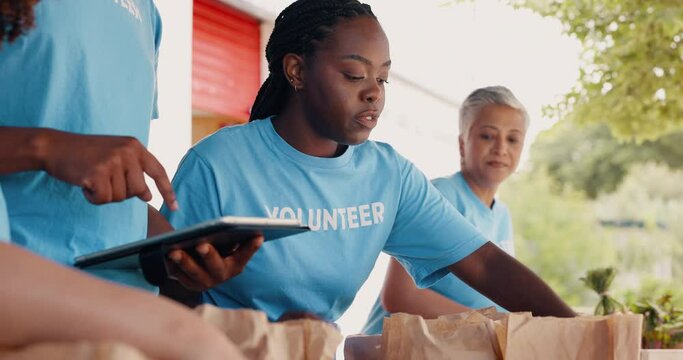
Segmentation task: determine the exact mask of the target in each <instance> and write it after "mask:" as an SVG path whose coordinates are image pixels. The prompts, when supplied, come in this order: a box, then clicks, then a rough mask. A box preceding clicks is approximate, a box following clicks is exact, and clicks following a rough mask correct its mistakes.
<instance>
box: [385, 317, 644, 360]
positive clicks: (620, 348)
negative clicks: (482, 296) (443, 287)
mask: <svg viewBox="0 0 683 360" xmlns="http://www.w3.org/2000/svg"><path fill="white" fill-rule="evenodd" d="M641 328H642V316H641V315H634V314H625V315H624V314H618V315H610V316H586V317H577V318H555V317H532V316H531V314H529V313H512V314H501V313H496V312H492V311H490V310H489V309H484V310H480V311H473V312H467V313H462V314H454V315H448V316H442V317H440V318H438V319H429V320H425V319H423V318H422V317H420V316H416V315H408V314H393V315H392V316H391V317H389V318H385V320H384V330H383V333H382V350H383V352H384V356H385V358H386V359H405V358H410V359H449V358H451V359H452V358H467V359H486V360H489V359H490V360H493V359H505V360H517V359H524V360H535V359H539V360H540V359H557V360H579V359H581V360H617V359H619V360H621V359H624V360H638V359H639V354H640V337H641Z"/></svg>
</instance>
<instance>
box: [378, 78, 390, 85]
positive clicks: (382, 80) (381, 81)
mask: <svg viewBox="0 0 683 360" xmlns="http://www.w3.org/2000/svg"><path fill="white" fill-rule="evenodd" d="M377 82H378V83H380V84H382V85H386V84H388V83H389V80H387V79H382V78H377Z"/></svg>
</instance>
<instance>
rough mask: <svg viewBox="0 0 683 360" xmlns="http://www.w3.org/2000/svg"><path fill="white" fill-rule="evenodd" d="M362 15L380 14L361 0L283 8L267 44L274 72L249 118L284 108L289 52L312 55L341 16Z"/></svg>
mask: <svg viewBox="0 0 683 360" xmlns="http://www.w3.org/2000/svg"><path fill="white" fill-rule="evenodd" d="M360 16H370V17H372V18H373V19H376V18H377V17H376V16H375V14H373V13H372V9H371V8H370V5H367V4H362V3H360V2H359V1H358V0H298V1H295V2H294V3H292V4H291V5H289V6H287V8H285V9H284V10H282V12H281V13H280V15H278V17H277V19H275V26H274V28H273V33H272V34H271V35H270V39H268V45H266V60H267V61H268V71H269V72H270V74H269V75H268V78H267V79H266V81H265V82H264V83H263V85H261V88H260V89H259V92H258V95H256V100H254V105H253V106H252V108H251V116H250V117H249V121H253V120H257V119H263V118H266V117H268V116H271V115H278V114H279V113H280V111H282V107H283V106H284V104H285V101H286V100H287V96H288V94H289V92H290V91H291V90H290V89H291V88H290V86H289V83H288V82H287V79H286V78H285V74H284V72H283V70H282V59H283V58H284V57H285V55H287V54H290V53H293V54H299V55H302V56H305V55H312V54H313V53H314V52H315V50H316V45H317V44H318V43H319V42H320V41H322V40H324V39H326V38H327V37H328V36H329V35H330V34H332V31H333V27H334V25H336V24H337V22H338V21H339V20H341V19H352V18H356V17H360Z"/></svg>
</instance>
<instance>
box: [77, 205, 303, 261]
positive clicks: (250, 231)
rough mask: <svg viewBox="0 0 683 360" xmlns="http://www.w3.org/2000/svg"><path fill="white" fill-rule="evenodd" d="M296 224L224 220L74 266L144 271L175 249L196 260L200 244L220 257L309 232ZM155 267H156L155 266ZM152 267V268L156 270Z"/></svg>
mask: <svg viewBox="0 0 683 360" xmlns="http://www.w3.org/2000/svg"><path fill="white" fill-rule="evenodd" d="M309 230H310V228H309V227H308V226H304V225H301V223H300V222H299V220H296V219H294V220H290V219H272V218H260V217H238V216H226V217H222V218H219V219H216V220H211V221H207V222H204V223H201V224H197V225H194V226H191V227H187V228H184V229H180V230H175V231H171V232H168V233H165V234H162V235H159V236H155V237H151V238H148V239H144V240H140V241H136V242H132V243H128V244H124V245H120V246H116V247H113V248H110V249H105V250H102V251H97V252H94V253H90V254H86V255H82V256H79V257H77V258H76V259H75V261H74V265H75V266H76V267H79V268H82V269H143V271H144V270H145V267H146V266H145V264H144V262H145V261H144V260H145V257H147V256H150V254H152V255H154V256H156V257H157V259H156V262H157V263H159V261H161V264H163V258H165V256H166V255H167V254H168V253H169V252H170V251H171V250H175V249H182V250H185V251H186V252H187V253H188V254H190V256H192V257H194V258H195V259H198V258H199V255H198V254H197V253H196V251H195V250H194V249H195V247H196V246H197V245H199V244H201V243H211V244H212V245H213V246H214V247H215V248H216V249H217V250H218V252H220V253H221V255H223V256H228V255H230V253H232V252H233V251H235V250H236V249H237V248H238V247H239V246H240V245H241V244H243V243H244V242H247V241H249V240H251V239H252V238H253V237H254V236H256V235H257V234H259V233H261V234H263V236H264V238H265V241H272V240H276V239H280V238H282V237H286V236H290V235H294V234H299V233H302V232H305V231H309ZM157 265H158V264H157ZM157 265H154V266H157Z"/></svg>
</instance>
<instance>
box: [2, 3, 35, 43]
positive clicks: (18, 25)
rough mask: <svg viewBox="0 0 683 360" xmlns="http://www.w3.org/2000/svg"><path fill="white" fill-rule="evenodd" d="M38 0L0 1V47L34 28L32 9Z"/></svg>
mask: <svg viewBox="0 0 683 360" xmlns="http://www.w3.org/2000/svg"><path fill="white" fill-rule="evenodd" d="M38 1H39V0H0V47H1V46H2V43H3V42H5V41H9V42H12V41H14V40H16V39H17V38H18V37H20V36H22V35H24V34H26V33H27V32H28V31H29V30H30V29H31V28H33V26H34V20H35V17H34V14H33V7H34V6H35V5H36V3H37V2H38Z"/></svg>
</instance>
